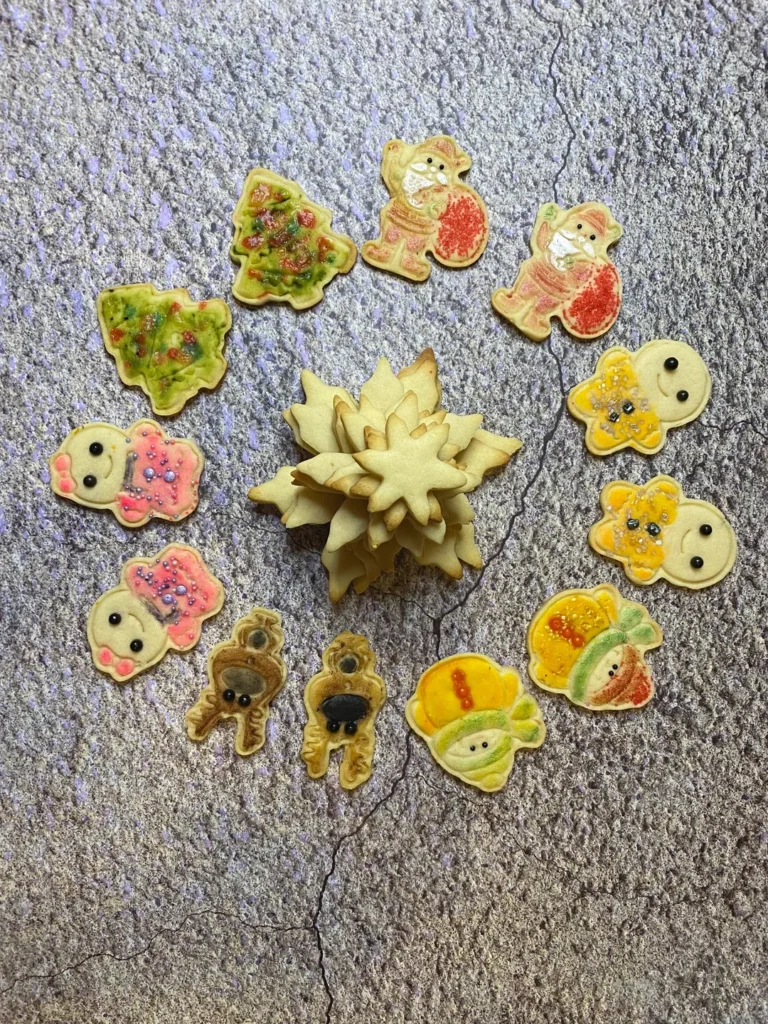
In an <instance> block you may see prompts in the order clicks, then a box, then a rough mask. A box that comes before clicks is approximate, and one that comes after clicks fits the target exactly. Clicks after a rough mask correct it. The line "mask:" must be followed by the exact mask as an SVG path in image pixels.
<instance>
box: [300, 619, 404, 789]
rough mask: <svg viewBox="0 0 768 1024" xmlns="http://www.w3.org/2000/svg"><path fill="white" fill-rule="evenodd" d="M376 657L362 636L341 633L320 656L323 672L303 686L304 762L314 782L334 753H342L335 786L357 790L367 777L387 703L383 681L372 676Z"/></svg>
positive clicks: (374, 675) (325, 768) (369, 774)
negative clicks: (380, 717)
mask: <svg viewBox="0 0 768 1024" xmlns="http://www.w3.org/2000/svg"><path fill="white" fill-rule="evenodd" d="M375 667H376V655H375V654H374V653H373V651H372V650H371V648H370V646H369V644H368V641H367V640H366V639H365V637H364V636H359V635H358V634H357V633H339V635H338V636H337V637H336V639H335V640H334V641H333V643H331V644H330V645H329V646H328V647H327V648H326V649H325V651H323V668H322V671H320V672H318V673H317V675H314V676H312V678H311V679H310V680H309V682H308V683H307V686H306V689H305V690H304V706H305V708H306V709H307V719H308V720H307V724H306V725H305V726H304V743H303V745H302V748H301V756H302V759H303V760H304V761H305V762H306V765H307V771H308V772H309V775H310V777H311V778H313V779H319V778H321V777H322V776H323V775H325V774H326V772H327V771H328V760H329V757H330V753H331V751H332V750H335V749H336V748H337V747H343V748H344V754H343V756H342V759H341V768H340V770H339V781H340V782H341V785H342V787H343V788H344V789H355V788H356V787H357V786H360V785H361V784H362V783H363V782H366V781H367V780H368V779H369V778H370V776H371V770H372V764H373V748H374V743H375V738H376V737H375V733H374V723H375V721H376V715H377V714H378V713H379V711H380V710H381V708H382V706H383V704H384V701H385V700H386V699H387V688H386V686H385V684H384V680H383V679H382V678H381V676H378V675H376V673H375V672H374V671H373V670H374V668H375Z"/></svg>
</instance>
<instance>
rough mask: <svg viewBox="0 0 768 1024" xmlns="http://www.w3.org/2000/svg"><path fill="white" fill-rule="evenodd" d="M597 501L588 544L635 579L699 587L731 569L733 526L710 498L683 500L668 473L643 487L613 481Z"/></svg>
mask: <svg viewBox="0 0 768 1024" xmlns="http://www.w3.org/2000/svg"><path fill="white" fill-rule="evenodd" d="M600 504H601V505H602V508H603V513H604V515H603V518H602V519H601V520H600V522H599V523H595V525H594V526H593V527H592V529H591V530H590V531H589V543H590V544H591V545H592V547H593V548H594V549H595V551H597V552H598V554H601V555H605V556H606V558H615V559H616V560H617V561H618V562H621V564H622V565H623V566H624V572H625V573H626V574H627V576H628V577H629V578H630V579H631V580H632V582H633V583H638V584H640V585H643V586H645V585H647V584H649V583H655V582H656V580H658V579H665V580H669V582H670V583H674V584H675V585H676V586H678V587H688V588H689V589H690V590H700V589H701V588H702V587H711V586H712V585H713V584H714V583H719V582H720V580H721V579H723V577H724V576H725V575H727V573H729V572H730V571H731V569H732V568H733V563H734V562H735V560H736V534H735V533H734V532H733V527H732V526H731V524H730V523H729V522H728V520H727V519H726V518H725V516H724V515H723V513H722V512H721V511H720V510H719V509H717V508H715V506H714V505H710V504H709V502H708V501H697V500H694V499H692V498H686V496H685V495H684V494H683V489H682V487H681V486H680V484H679V483H678V482H677V481H676V480H673V479H672V477H669V476H655V477H654V478H653V480H649V481H648V483H647V484H644V485H643V486H642V487H638V486H637V485H636V484H628V483H627V482H626V481H624V480H616V481H614V482H613V483H610V484H606V486H605V487H604V488H603V490H602V493H601V494H600Z"/></svg>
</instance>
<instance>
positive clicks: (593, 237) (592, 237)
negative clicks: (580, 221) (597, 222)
mask: <svg viewBox="0 0 768 1024" xmlns="http://www.w3.org/2000/svg"><path fill="white" fill-rule="evenodd" d="M589 237H590V238H591V239H592V241H593V242H594V240H595V239H596V238H597V235H590V236H589Z"/></svg>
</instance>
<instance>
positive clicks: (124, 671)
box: [115, 658, 134, 676]
mask: <svg viewBox="0 0 768 1024" xmlns="http://www.w3.org/2000/svg"><path fill="white" fill-rule="evenodd" d="M133 665H134V663H133V662H132V661H131V659H130V658H122V659H121V660H120V661H118V663H117V664H116V665H115V671H116V672H117V674H118V675H119V676H128V675H130V674H131V672H133Z"/></svg>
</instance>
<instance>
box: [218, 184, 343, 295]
mask: <svg viewBox="0 0 768 1024" xmlns="http://www.w3.org/2000/svg"><path fill="white" fill-rule="evenodd" d="M332 219H333V214H332V213H331V211H330V210H326V208H325V207H324V206H318V205H317V203H313V202H312V201H311V200H310V199H308V198H307V196H306V195H305V194H304V192H303V190H302V188H301V186H300V185H298V184H297V183H296V182H295V181H290V180H289V179H288V178H281V177H280V175H279V174H273V173H272V171H268V170H266V169H265V168H263V167H256V168H254V169H253V170H252V171H251V172H250V174H249V175H248V177H247V178H246V179H245V184H244V185H243V192H242V195H241V196H240V199H239V201H238V204H237V206H236V207H235V212H234V215H233V217H232V220H233V221H234V224H235V238H234V241H233V243H232V248H231V250H230V254H231V256H232V259H233V260H234V261H235V263H239V264H240V268H239V270H238V272H237V277H236V278H235V283H234V285H233V286H232V293H233V295H234V296H235V298H236V299H239V300H240V302H244V303H246V304H247V305H249V306H263V305H264V303H265V302H290V304H291V305H292V306H293V308H294V309H307V308H308V307H309V306H314V305H315V304H316V303H318V302H319V301H320V300H321V299H322V297H323V288H325V286H326V285H327V284H329V283H330V282H331V281H332V280H333V278H334V277H335V276H336V275H337V274H346V273H347V271H349V270H351V269H352V265H353V264H354V262H355V260H356V258H357V248H356V247H355V243H354V242H353V241H352V239H351V238H347V236H346V235H340V234H338V233H337V232H336V231H332V230H331V220H332Z"/></svg>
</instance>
